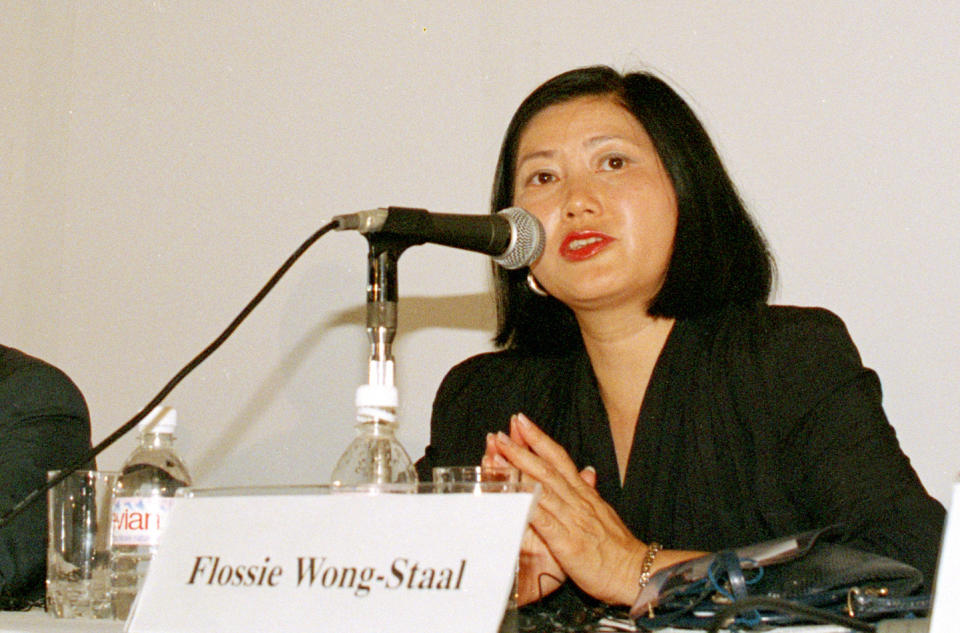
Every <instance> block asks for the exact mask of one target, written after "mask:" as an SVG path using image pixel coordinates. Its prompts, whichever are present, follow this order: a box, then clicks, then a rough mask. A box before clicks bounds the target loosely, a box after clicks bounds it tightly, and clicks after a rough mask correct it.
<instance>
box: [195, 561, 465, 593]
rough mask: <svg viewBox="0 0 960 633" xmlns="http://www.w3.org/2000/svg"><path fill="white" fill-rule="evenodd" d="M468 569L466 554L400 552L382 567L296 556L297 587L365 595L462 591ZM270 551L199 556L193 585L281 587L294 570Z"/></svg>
mask: <svg viewBox="0 0 960 633" xmlns="http://www.w3.org/2000/svg"><path fill="white" fill-rule="evenodd" d="M466 570H467V560H466V559H465V558H462V559H460V560H458V561H457V562H456V563H455V564H454V565H450V566H442V565H427V564H423V563H422V562H421V561H415V560H411V559H409V558H403V557H397V558H395V559H393V561H392V562H391V563H390V564H389V565H388V566H387V568H386V570H385V571H383V570H381V568H378V567H375V566H356V565H338V564H333V563H332V562H330V561H328V559H327V557H326V556H300V557H298V558H297V561H296V581H295V586H297V587H311V588H320V589H337V590H347V591H352V592H353V595H354V596H356V597H358V598H362V597H363V596H366V595H368V594H369V593H370V592H371V591H372V590H374V589H376V588H382V589H387V590H414V591H416V590H433V591H458V590H460V587H461V585H462V583H463V579H464V575H465V573H466ZM284 572H285V568H284V566H283V565H280V564H277V563H273V562H271V560H270V557H269V556H266V557H264V559H263V562H260V563H255V564H245V563H232V562H230V561H227V560H225V559H222V558H221V557H220V556H195V557H194V563H193V569H192V570H191V572H190V576H189V578H188V579H187V584H188V585H196V586H203V585H207V586H217V587H278V586H280V585H281V584H283V583H284V581H285V579H286V578H290V576H289V575H287V576H285V575H284ZM287 582H289V581H287Z"/></svg>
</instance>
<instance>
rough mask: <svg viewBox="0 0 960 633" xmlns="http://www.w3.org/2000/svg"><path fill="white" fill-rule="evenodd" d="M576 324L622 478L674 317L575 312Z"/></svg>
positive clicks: (634, 313) (645, 314) (606, 312)
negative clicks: (608, 423) (640, 415)
mask: <svg viewBox="0 0 960 633" xmlns="http://www.w3.org/2000/svg"><path fill="white" fill-rule="evenodd" d="M577 322H578V323H579V325H580V331H581V333H582V335H583V342H584V346H585V347H586V350H587V355H588V356H589V357H590V364H591V366H592V367H593V373H594V375H595V376H596V377H597V384H598V386H599V389H600V397H601V399H602V400H603V404H604V408H605V409H606V412H607V418H608V420H609V422H610V431H611V434H612V435H613V440H614V449H615V451H616V454H617V462H618V466H619V469H620V479H621V482H622V481H623V479H624V477H625V475H626V468H627V460H628V459H629V456H630V448H631V446H632V445H633V435H634V431H635V429H636V425H637V418H638V416H639V414H640V408H641V406H643V397H644V394H645V393H646V390H647V385H648V384H649V382H650V377H651V376H652V374H653V368H654V366H655V365H656V363H657V359H658V358H659V357H660V352H661V351H662V350H663V346H664V344H665V343H666V341H667V337H668V336H669V335H670V330H671V329H672V328H673V323H674V319H668V318H660V317H652V316H650V315H648V314H647V313H646V312H645V311H644V312H643V313H642V314H637V313H636V312H635V311H634V312H633V313H632V314H624V313H622V312H621V313H618V314H613V313H611V312H608V311H604V312H594V313H577Z"/></svg>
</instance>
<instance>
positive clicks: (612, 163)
mask: <svg viewBox="0 0 960 633" xmlns="http://www.w3.org/2000/svg"><path fill="white" fill-rule="evenodd" d="M626 165H627V160H626V159H625V158H624V157H623V156H608V157H606V158H604V159H603V162H602V163H601V164H600V167H601V169H603V170H604V171H616V170H618V169H623V168H624V167H626Z"/></svg>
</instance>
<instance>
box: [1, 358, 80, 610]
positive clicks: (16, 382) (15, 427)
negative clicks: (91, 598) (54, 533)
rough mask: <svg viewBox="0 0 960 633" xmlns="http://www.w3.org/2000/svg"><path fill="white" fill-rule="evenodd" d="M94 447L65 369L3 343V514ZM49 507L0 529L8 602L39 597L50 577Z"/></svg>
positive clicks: (77, 393) (41, 502)
mask: <svg viewBox="0 0 960 633" xmlns="http://www.w3.org/2000/svg"><path fill="white" fill-rule="evenodd" d="M89 449H90V416H89V413H88V411H87V404H86V402H85V401H84V399H83V395H82V394H81V393H80V390H79V389H78V388H77V386H76V385H75V384H74V383H73V382H72V381H71V380H70V378H68V377H67V375H66V374H64V373H63V372H62V371H60V370H59V369H57V368H56V367H53V366H52V365H49V364H47V363H45V362H43V361H42V360H39V359H37V358H33V357H32V356H28V355H27V354H24V353H23V352H21V351H19V350H15V349H12V348H9V347H4V346H2V345H0V515H3V514H6V512H7V511H8V510H10V508H12V507H13V506H14V505H16V504H17V503H18V502H19V501H20V500H21V499H23V497H25V496H26V495H27V494H29V493H30V492H32V491H33V490H35V489H36V488H37V487H39V486H41V485H43V484H44V482H45V481H46V479H47V471H48V470H57V469H59V468H62V467H64V466H66V465H67V464H69V463H71V462H73V461H75V460H76V459H78V458H79V457H80V456H82V455H83V454H84V452H86V451H88V450H89ZM46 511H47V504H46V502H45V501H44V500H42V499H41V500H39V502H37V503H34V504H33V505H32V506H31V507H30V508H28V509H27V510H25V511H24V512H23V513H22V514H21V515H20V516H18V517H17V518H16V519H14V521H13V522H12V523H10V524H9V525H7V526H6V527H4V528H3V529H2V530H0V596H3V597H4V598H5V599H4V600H3V601H2V602H0V604H7V605H8V606H9V605H13V604H15V603H16V601H19V600H38V599H40V598H41V597H42V596H43V585H44V578H45V577H46V525H47V516H46Z"/></svg>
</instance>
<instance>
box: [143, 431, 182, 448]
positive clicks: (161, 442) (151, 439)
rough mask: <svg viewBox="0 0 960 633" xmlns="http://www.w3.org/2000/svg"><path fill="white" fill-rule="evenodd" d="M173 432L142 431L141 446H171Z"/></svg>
mask: <svg viewBox="0 0 960 633" xmlns="http://www.w3.org/2000/svg"><path fill="white" fill-rule="evenodd" d="M173 439H174V438H173V433H144V434H142V435H141V436H140V446H141V447H142V448H172V447H173Z"/></svg>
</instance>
